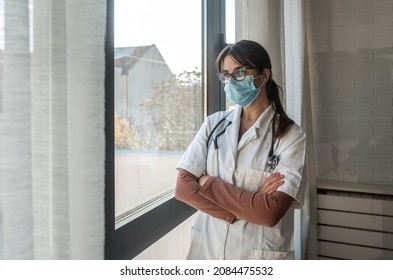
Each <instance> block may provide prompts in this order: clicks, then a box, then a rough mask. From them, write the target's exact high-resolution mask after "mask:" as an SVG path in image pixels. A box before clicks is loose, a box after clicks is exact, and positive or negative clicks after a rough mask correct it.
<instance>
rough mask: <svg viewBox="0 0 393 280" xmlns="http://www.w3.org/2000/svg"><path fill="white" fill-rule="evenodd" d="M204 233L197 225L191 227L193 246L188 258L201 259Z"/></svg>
mask: <svg viewBox="0 0 393 280" xmlns="http://www.w3.org/2000/svg"><path fill="white" fill-rule="evenodd" d="M202 241H203V233H202V232H200V231H199V230H197V229H196V228H195V227H192V228H191V246H190V250H189V252H188V255H187V260H197V259H200V253H201V249H202Z"/></svg>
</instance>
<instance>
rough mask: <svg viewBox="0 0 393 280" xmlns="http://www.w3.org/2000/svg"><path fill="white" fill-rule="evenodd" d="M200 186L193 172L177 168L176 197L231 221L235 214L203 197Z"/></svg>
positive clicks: (214, 215) (203, 210)
mask: <svg viewBox="0 0 393 280" xmlns="http://www.w3.org/2000/svg"><path fill="white" fill-rule="evenodd" d="M200 188H201V186H200V185H199V183H198V178H197V177H196V176H194V175H193V174H191V173H189V172H187V171H185V170H183V169H179V173H178V176H177V181H176V191H175V197H176V199H178V200H180V201H183V202H185V203H187V204H188V205H190V206H192V207H194V208H196V209H198V210H200V211H202V212H205V213H207V214H209V215H211V216H213V217H215V218H219V219H223V220H226V221H227V222H229V223H233V221H234V220H235V218H236V216H235V215H234V214H232V213H231V212H230V211H227V210H225V209H223V208H222V207H220V206H218V205H217V204H216V203H214V202H212V201H211V200H209V199H207V198H205V197H203V196H202V195H201V194H200V193H199V190H200Z"/></svg>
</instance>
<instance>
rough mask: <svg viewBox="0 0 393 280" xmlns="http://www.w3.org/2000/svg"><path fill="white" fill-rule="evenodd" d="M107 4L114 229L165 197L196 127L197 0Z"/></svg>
mask: <svg viewBox="0 0 393 280" xmlns="http://www.w3.org/2000/svg"><path fill="white" fill-rule="evenodd" d="M114 4H115V18H114V19H115V25H114V27H115V30H114V34H115V42H114V43H115V54H114V56H115V57H114V59H115V73H114V77H115V79H114V83H115V85H114V94H115V104H114V106H115V216H116V222H117V225H119V226H120V225H121V224H124V222H127V221H129V220H132V219H135V217H137V216H139V215H140V214H143V213H144V212H146V211H148V210H150V209H151V208H152V207H155V206H156V204H157V203H158V204H159V203H162V201H163V200H165V199H168V198H171V197H173V186H174V182H175V181H176V175H177V171H176V169H175V168H174V167H175V166H176V163H177V162H178V161H179V160H180V157H181V155H182V153H183V152H184V151H185V149H186V148H187V146H188V144H189V143H190V142H191V140H192V139H193V137H194V135H195V133H196V132H197V131H198V129H199V127H200V126H201V124H202V121H203V112H202V109H203V107H202V87H201V62H202V59H201V57H202V55H201V53H202V50H201V48H202V44H201V18H202V17H201V1H200V0H190V1H181V0H170V1H160V0H146V1H129V0H115V2H114ZM151 7H154V9H152V8H151ZM163 11H165V12H163ZM143 22H144V23H145V24H142V23H143ZM179 39H180V40H179Z"/></svg>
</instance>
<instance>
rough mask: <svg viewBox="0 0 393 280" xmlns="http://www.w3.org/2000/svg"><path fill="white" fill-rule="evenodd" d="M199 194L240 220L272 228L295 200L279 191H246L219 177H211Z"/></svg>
mask: <svg viewBox="0 0 393 280" xmlns="http://www.w3.org/2000/svg"><path fill="white" fill-rule="evenodd" d="M199 194H201V195H202V196H203V197H205V198H206V199H209V200H210V201H211V202H213V203H215V204H217V205H218V206H220V207H222V208H224V209H226V210H227V211H229V212H231V213H233V214H235V215H236V216H237V217H238V218H240V219H243V220H246V221H248V222H251V223H255V224H260V225H265V226H270V227H272V226H274V225H275V224H276V223H277V222H278V221H279V220H280V219H281V218H282V217H283V216H284V214H285V213H286V211H287V210H288V208H289V206H290V205H291V203H292V200H293V199H292V197H290V196H289V195H287V194H285V193H283V192H279V191H277V192H274V193H273V194H265V193H262V192H250V191H246V190H245V189H242V188H237V187H236V186H234V185H232V184H228V183H225V182H224V181H223V180H221V179H220V178H217V177H210V178H209V179H208V180H207V181H206V182H205V183H204V185H203V186H202V187H201V188H200V190H199Z"/></svg>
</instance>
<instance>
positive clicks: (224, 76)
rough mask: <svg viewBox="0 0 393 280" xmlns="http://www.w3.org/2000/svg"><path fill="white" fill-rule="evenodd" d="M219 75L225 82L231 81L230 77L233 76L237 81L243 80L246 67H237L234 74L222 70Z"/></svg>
mask: <svg viewBox="0 0 393 280" xmlns="http://www.w3.org/2000/svg"><path fill="white" fill-rule="evenodd" d="M218 77H219V78H220V80H221V81H222V82H225V83H227V82H228V81H229V79H230V77H233V79H235V80H236V81H242V80H244V78H245V77H246V68H239V69H235V70H233V72H232V74H230V73H228V72H221V73H219V74H218Z"/></svg>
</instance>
